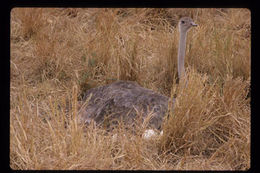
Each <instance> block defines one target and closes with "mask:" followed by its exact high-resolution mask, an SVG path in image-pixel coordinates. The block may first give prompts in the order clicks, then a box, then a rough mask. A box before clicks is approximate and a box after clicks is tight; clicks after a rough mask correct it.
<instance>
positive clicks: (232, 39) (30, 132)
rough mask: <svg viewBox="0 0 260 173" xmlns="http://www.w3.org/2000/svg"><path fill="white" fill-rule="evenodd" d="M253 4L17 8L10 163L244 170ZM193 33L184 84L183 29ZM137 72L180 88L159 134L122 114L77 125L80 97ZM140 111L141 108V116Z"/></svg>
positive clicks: (144, 79) (171, 92) (147, 81)
mask: <svg viewBox="0 0 260 173" xmlns="http://www.w3.org/2000/svg"><path fill="white" fill-rule="evenodd" d="M250 15H251V14H250V11H249V10H248V9H242V8H241V9H238V8H237V9H236V8H232V9H191V8H189V9H168V8H167V9H160V8H157V9H151V8H137V9H135V8H123V9H120V8H109V9H105V8H100V9H96V8H85V9H83V8H65V9H64V8H14V9H12V11H11V21H10V23H11V35H10V47H11V52H10V54H11V58H10V68H11V69H10V71H11V73H10V167H11V168H12V169H15V170H21V169H22V170H23V169H25V170H28V169H33V170H42V169H48V170H49V169H54V170H58V169H62V170H78V169H88V170H93V169H102V170H108V169H112V170H118V169H120V170H126V169H127V170H133V169H134V170H141V169H149V170H161V169H165V170H248V169H249V168H250V166H251V163H250V156H251V153H250V145H251V131H250V130H251V123H250V115H251V109H250V100H251V96H250V85H251V74H250V73H251V72H250V70H251V54H250V51H251V33H250V32H251V23H250V21H251V16H250ZM183 16H190V17H192V18H193V19H194V21H195V23H197V24H198V25H199V26H198V27H196V28H192V29H191V30H190V31H189V33H188V37H187V47H186V57H185V68H186V71H187V78H186V80H181V81H179V83H178V82H177V50H178V39H179V37H178V27H177V22H178V20H179V18H180V17H183ZM116 80H133V81H136V82H137V83H139V84H140V85H141V86H143V87H146V88H149V89H152V90H154V91H156V92H159V93H161V94H164V95H167V96H168V97H176V98H175V103H174V109H172V108H171V107H169V111H168V115H166V116H165V121H164V124H163V135H162V136H155V137H154V138H152V139H150V140H145V139H143V138H142V136H143V133H144V132H145V130H146V127H147V124H146V122H142V121H141V120H140V121H138V120H136V123H137V126H136V128H137V129H136V132H135V133H132V132H131V131H128V130H126V127H125V125H124V124H123V123H119V125H118V127H117V128H116V129H114V130H113V131H110V132H107V131H105V130H104V129H103V128H101V127H98V126H96V125H95V123H94V122H92V123H91V124H90V126H88V127H84V126H82V125H81V124H78V122H77V119H78V117H77V116H78V113H79V109H80V108H81V107H82V105H81V101H82V95H84V92H85V91H86V90H88V89H90V88H93V87H96V86H100V85H104V84H109V83H111V82H114V81H116ZM140 116H141V114H140Z"/></svg>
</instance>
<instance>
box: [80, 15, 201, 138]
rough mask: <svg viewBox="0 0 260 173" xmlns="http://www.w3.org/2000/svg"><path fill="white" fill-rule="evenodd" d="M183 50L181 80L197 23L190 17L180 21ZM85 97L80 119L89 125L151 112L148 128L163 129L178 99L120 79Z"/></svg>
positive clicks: (132, 118) (128, 119) (130, 119)
mask: <svg viewBox="0 0 260 173" xmlns="http://www.w3.org/2000/svg"><path fill="white" fill-rule="evenodd" d="M178 25H179V32H180V39H179V49H178V76H179V79H182V78H184V77H185V69H184V57H185V47H186V35H187V31H188V30H189V29H190V28H191V27H192V26H197V24H195V23H194V22H193V20H192V19H191V18H189V17H183V18H181V19H180V21H179V23H178ZM83 100H88V101H87V105H86V106H85V107H84V108H83V109H81V110H80V113H79V121H80V122H81V123H85V124H89V123H90V122H91V121H92V120H94V122H95V123H96V124H99V125H104V124H108V125H111V124H112V125H115V124H116V123H115V122H113V121H111V120H114V119H121V120H123V122H126V123H127V124H130V125H132V124H134V122H135V119H136V118H137V114H139V115H140V114H141V115H142V116H143V119H144V118H145V117H147V115H148V113H149V112H151V111H152V112H153V116H152V117H151V119H150V121H149V123H148V127H149V128H151V129H157V130H161V124H162V122H163V117H164V115H165V114H166V112H167V110H168V103H170V102H169V101H172V102H171V103H172V105H170V106H173V103H174V101H175V99H173V100H171V98H169V97H167V96H164V95H161V94H158V93H156V92H154V91H152V90H150V89H147V88H143V87H141V86H140V85H138V84H137V83H135V82H133V81H117V82H114V83H112V84H108V85H105V86H100V87H97V88H92V89H89V90H88V91H87V92H86V93H85V95H84V97H83ZM151 129H149V130H147V131H146V132H145V133H146V134H144V135H145V137H148V138H149V137H150V136H151V134H153V131H151Z"/></svg>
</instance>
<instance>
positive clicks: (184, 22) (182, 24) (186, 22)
mask: <svg viewBox="0 0 260 173" xmlns="http://www.w3.org/2000/svg"><path fill="white" fill-rule="evenodd" d="M192 26H197V24H195V23H194V22H193V20H192V19H191V18H189V17H183V18H181V19H180V21H179V29H180V32H187V31H188V30H189V29H190V28H191V27H192Z"/></svg>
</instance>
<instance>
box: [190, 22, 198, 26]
mask: <svg viewBox="0 0 260 173" xmlns="http://www.w3.org/2000/svg"><path fill="white" fill-rule="evenodd" d="M190 24H191V26H198V25H197V24H196V23H194V22H191V23H190Z"/></svg>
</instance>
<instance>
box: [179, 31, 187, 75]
mask: <svg viewBox="0 0 260 173" xmlns="http://www.w3.org/2000/svg"><path fill="white" fill-rule="evenodd" d="M186 35H187V32H182V31H181V30H180V39H179V49H178V76H179V79H181V78H182V77H183V76H185V69H184V58H185V48H186Z"/></svg>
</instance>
